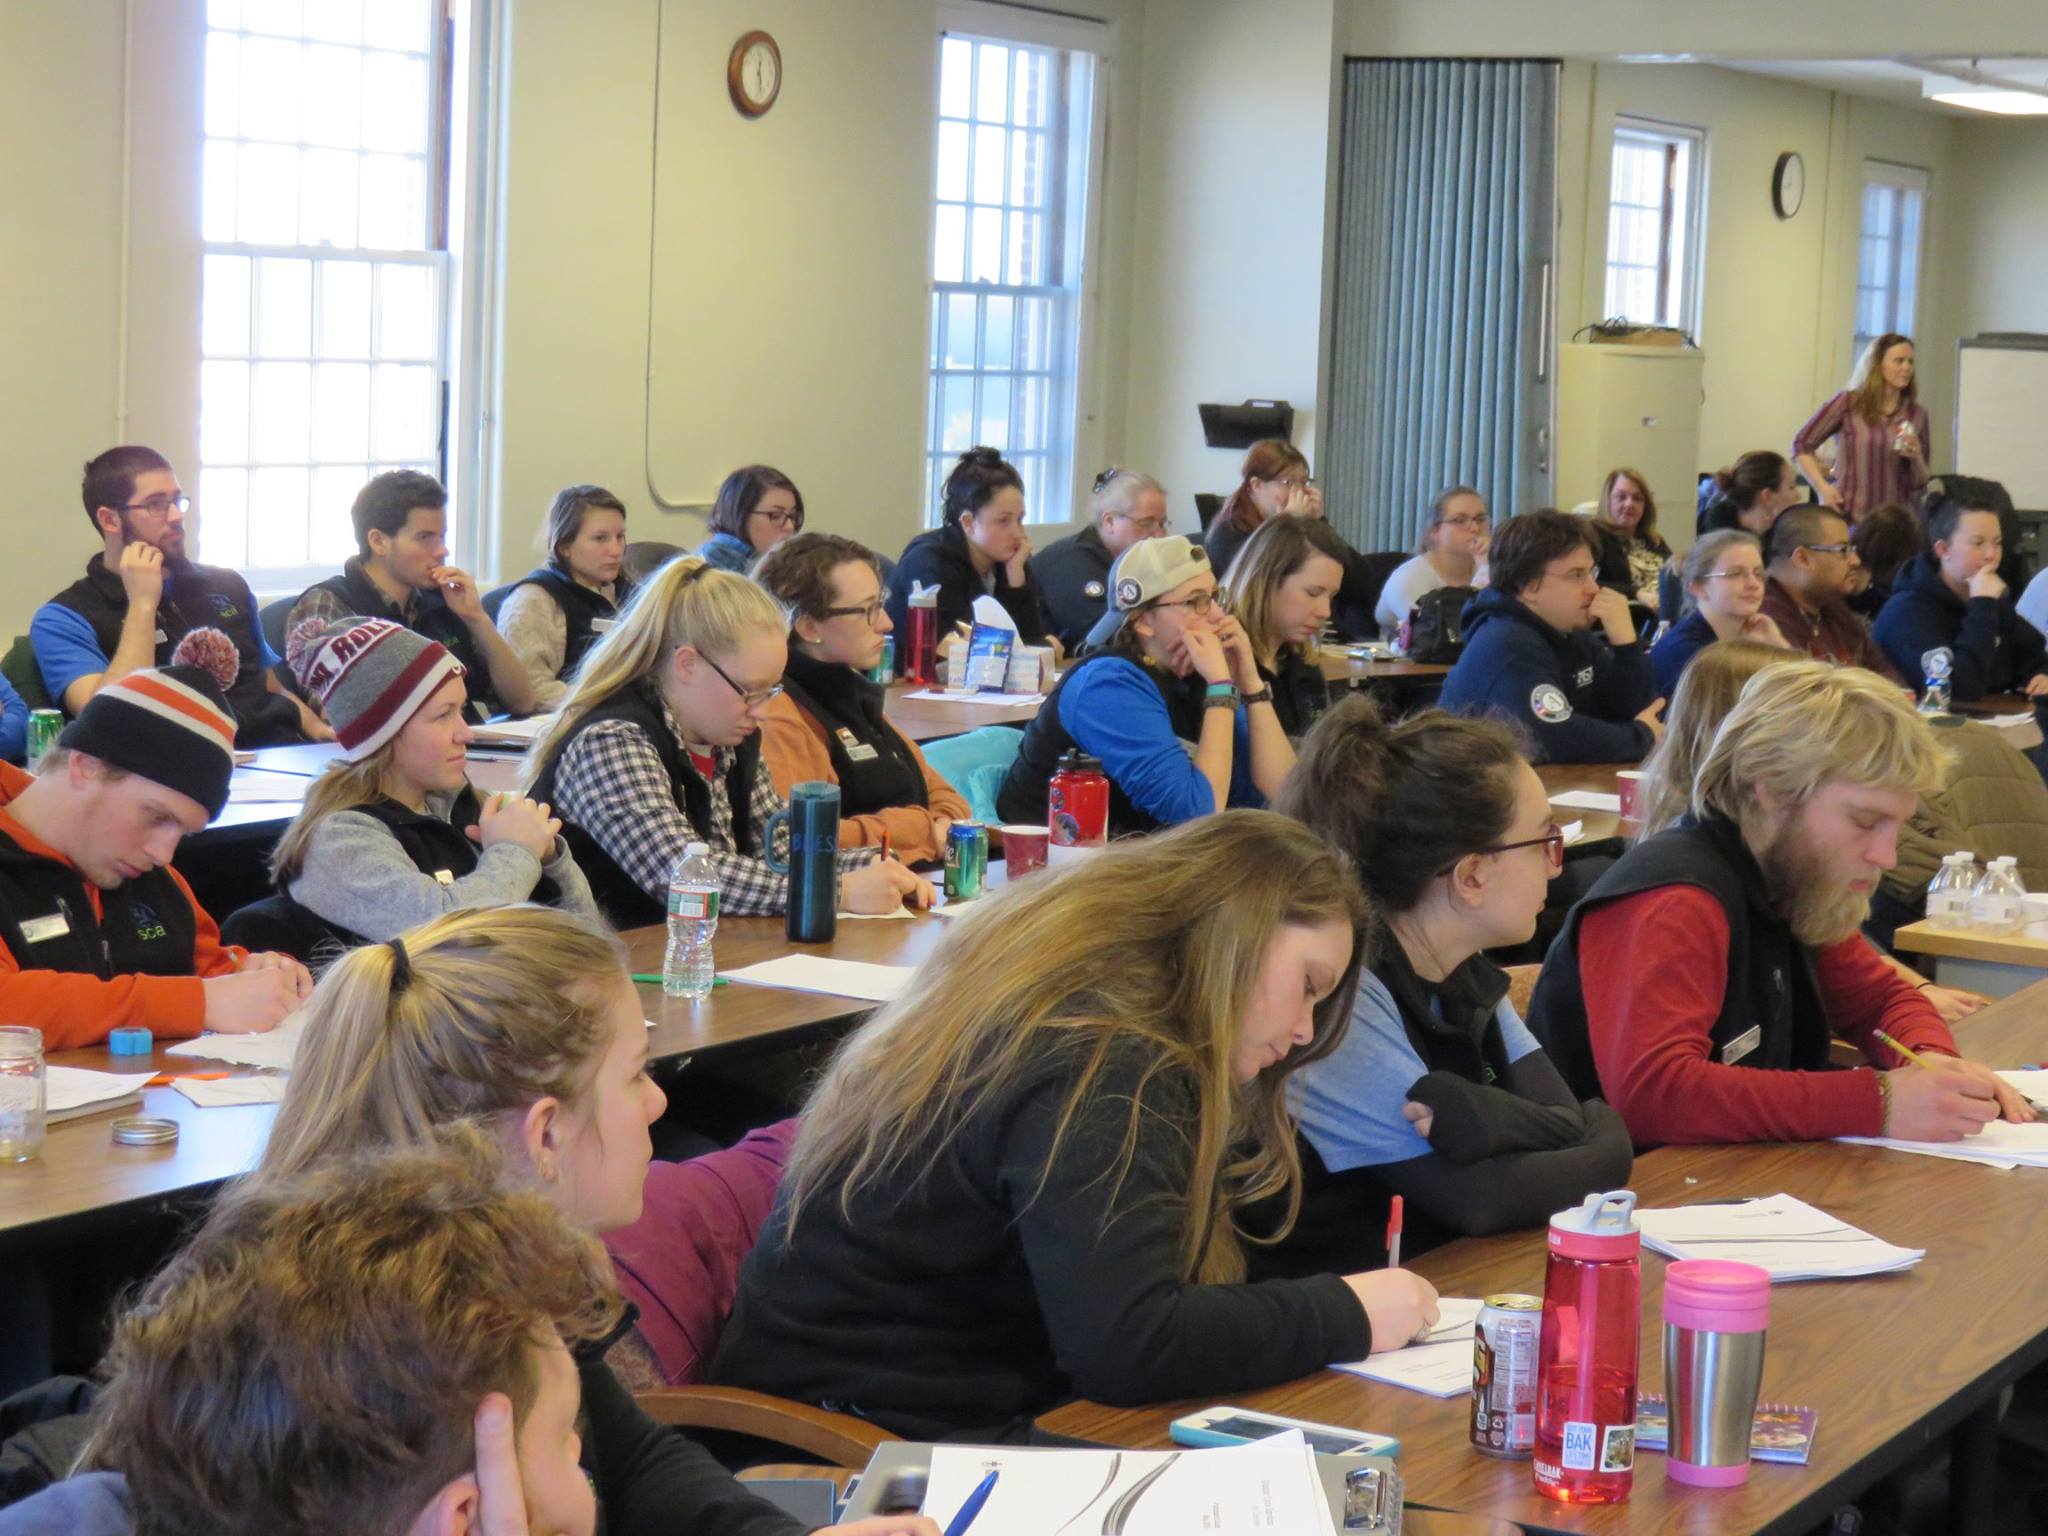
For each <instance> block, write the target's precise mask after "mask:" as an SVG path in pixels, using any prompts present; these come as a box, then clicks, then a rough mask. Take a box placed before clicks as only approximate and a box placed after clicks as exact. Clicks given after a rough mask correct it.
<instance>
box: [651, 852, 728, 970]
mask: <svg viewBox="0 0 2048 1536" xmlns="http://www.w3.org/2000/svg"><path fill="white" fill-rule="evenodd" d="M717 932H718V872H717V871H716V870H714V869H713V868H712V867H711V848H710V845H709V844H707V843H692V844H690V845H689V847H687V848H685V849H684V850H683V856H682V857H681V858H680V859H677V860H676V867H675V869H674V870H673V871H671V872H670V874H669V877H668V953H667V954H666V955H665V956H664V957H663V958H662V962H661V990H662V992H663V993H664V994H665V995H667V996H669V997H692V998H695V997H705V996H708V995H709V994H710V992H711V982H712V979H713V978H714V977H715V976H716V975H717V974H718V967H717V964H716V962H715V961H713V959H712V958H711V938H712V935H713V934H715V933H717Z"/></svg>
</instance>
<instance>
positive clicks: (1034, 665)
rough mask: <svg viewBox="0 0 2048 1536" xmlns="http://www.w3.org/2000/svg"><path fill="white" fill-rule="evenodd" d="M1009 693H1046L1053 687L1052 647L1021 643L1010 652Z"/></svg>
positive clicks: (1007, 685) (1005, 686)
mask: <svg viewBox="0 0 2048 1536" xmlns="http://www.w3.org/2000/svg"><path fill="white" fill-rule="evenodd" d="M1003 686H1004V689H1005V691H1007V692H1009V693H1044V692H1045V691H1046V690H1047V689H1049V688H1051V687H1052V647H1051V646H1049V645H1020V646H1018V647H1017V648H1016V649H1014V650H1013V651H1011V652H1010V674H1009V678H1008V680H1007V681H1006V682H1005V683H1004V685H1003Z"/></svg>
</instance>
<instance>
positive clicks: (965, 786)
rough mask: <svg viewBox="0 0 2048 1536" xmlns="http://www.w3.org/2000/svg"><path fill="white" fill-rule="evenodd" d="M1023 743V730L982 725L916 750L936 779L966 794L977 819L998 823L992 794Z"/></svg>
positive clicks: (923, 745) (999, 820)
mask: <svg viewBox="0 0 2048 1536" xmlns="http://www.w3.org/2000/svg"><path fill="white" fill-rule="evenodd" d="M1023 745H1024V733H1023V732H1022V731H1020V730H1018V729H1017V728H1016V727H1015V726H1014V725H984V726H983V727H982V728H981V729H980V730H978V731H969V732H967V733H966V734H965V735H963V736H948V737H946V738H944V739H943V740H940V741H927V742H923V743H921V744H920V746H919V750H920V751H922V752H923V753H924V760H925V761H926V762H928V763H930V764H931V765H932V767H933V769H934V770H935V771H936V772H937V773H938V775H939V777H940V778H942V779H944V780H945V781H946V782H947V783H948V784H950V785H952V786H953V787H954V788H955V789H957V790H959V791H960V793H961V794H962V795H965V796H966V797H967V804H968V805H969V806H970V807H971V808H972V809H973V811H974V816H975V819H976V820H977V821H980V822H982V823H984V824H985V825H988V826H999V825H1001V821H1002V818H1001V817H1000V816H998V815H997V813H996V795H997V793H998V792H1000V791H1001V789H1002V787H1003V780H1004V778H1005V777H1006V776H1007V775H1008V774H1009V772H1010V764H1011V763H1013V762H1015V761H1016V760H1017V751H1018V749H1019V748H1020V747H1022V746H1023Z"/></svg>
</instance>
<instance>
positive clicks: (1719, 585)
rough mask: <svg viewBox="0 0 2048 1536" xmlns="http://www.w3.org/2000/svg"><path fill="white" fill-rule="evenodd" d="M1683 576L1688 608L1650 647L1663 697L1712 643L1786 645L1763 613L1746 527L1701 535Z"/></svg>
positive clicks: (1756, 556) (1758, 557) (1758, 564)
mask: <svg viewBox="0 0 2048 1536" xmlns="http://www.w3.org/2000/svg"><path fill="white" fill-rule="evenodd" d="M1684 576H1685V590H1686V595H1687V597H1688V599H1689V600H1690V603H1691V607H1690V609H1689V610H1688V611H1687V613H1686V615H1685V617H1684V618H1682V619H1680V620H1679V621H1678V622H1677V623H1676V624H1674V625H1672V626H1671V628H1670V629H1668V630H1666V631H1665V633H1664V638H1663V639H1661V640H1659V641H1658V642H1657V643H1656V645H1654V646H1653V647H1651V649H1650V675H1651V677H1652V679H1653V681H1654V682H1655V684H1656V688H1657V692H1658V693H1659V694H1660V695H1661V696H1663V697H1664V698H1667V699H1668V698H1670V697H1671V695H1672V692H1673V690H1674V689H1676V688H1677V687H1678V679H1679V675H1680V674H1681V673H1683V672H1684V671H1685V668H1686V664H1687V663H1688V662H1690V661H1691V660H1692V659H1693V657H1694V656H1696V655H1698V654H1699V653H1700V651H1701V650H1703V649H1704V648H1705V647H1707V646H1710V645H1712V644H1713V643H1714V642H1715V641H1716V640H1754V641H1756V642H1757V643H1758V644H1759V645H1775V646H1780V647H1782V646H1784V644H1785V637H1784V636H1783V635H1781V634H1779V633H1778V626H1777V625H1776V624H1774V623H1772V622H1771V621H1770V620H1769V619H1768V618H1766V617H1764V614H1763V604H1764V580H1765V578H1764V555H1763V549H1762V547H1761V546H1760V545H1759V544H1758V543H1757V538H1756V535H1755V534H1753V533H1751V532H1749V530H1747V529H1746V528H1725V529H1722V530H1721V531H1720V532H1718V533H1704V534H1701V535H1700V537H1699V539H1698V540H1697V541H1696V542H1695V543H1694V544H1693V546H1692V548H1691V549H1688V550H1687V551H1686V552H1685V567H1684Z"/></svg>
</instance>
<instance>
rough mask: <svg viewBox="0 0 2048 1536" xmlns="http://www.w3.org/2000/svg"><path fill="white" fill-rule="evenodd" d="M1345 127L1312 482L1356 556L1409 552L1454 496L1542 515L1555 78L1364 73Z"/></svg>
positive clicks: (1530, 65) (1497, 509)
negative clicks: (1327, 358) (1447, 494)
mask: <svg viewBox="0 0 2048 1536" xmlns="http://www.w3.org/2000/svg"><path fill="white" fill-rule="evenodd" d="M1343 114H1344V116H1343V130H1342V146H1341V158H1340V163H1339V173H1338V174H1339V185H1338V207H1337V240H1336V283H1335V292H1334V304H1333V320H1332V331H1331V348H1330V355H1331V372H1330V389H1329V408H1328V411H1327V413H1326V416H1325V419H1324V426H1323V429H1322V431H1321V433H1320V434H1319V435H1320V436H1321V438H1322V442H1323V449H1322V453H1321V455H1320V457H1321V459H1322V463H1321V465H1320V466H1319V468H1320V470H1321V473H1322V478H1323V483H1324V487H1325V500H1326V503H1327V505H1328V507H1329V509H1330V516H1331V519H1332V521H1333V522H1334V523H1335V524H1336V526H1337V527H1338V529H1339V531H1340V532H1342V533H1343V534H1344V536H1345V537H1346V538H1347V539H1349V540H1350V541H1351V543H1352V545H1353V546H1354V547H1355V548H1357V549H1360V550H1368V551H1369V550H1379V549H1410V548H1413V547H1414V544H1415V539H1416V535H1417V533H1418V531H1419V529H1420V528H1421V526H1422V524H1423V522H1424V520H1425V519H1426V518H1427V516H1428V510H1429V504H1430V501H1431V499H1432V498H1433V497H1434V496H1435V494H1436V493H1437V492H1438V491H1439V490H1440V489H1442V488H1443V487H1444V486H1446V485H1450V484H1455V483H1460V482H1462V483H1465V484H1468V485H1471V486H1473V487H1475V488H1476V489H1477V490H1478V491H1479V492H1480V494H1481V495H1483V496H1485V497H1486V499H1487V502H1488V504H1489V505H1490V506H1491V507H1492V508H1493V512H1494V517H1495V519H1496V521H1498V520H1499V519H1501V518H1504V517H1506V516H1509V515H1510V514H1511V513H1513V512H1515V511H1517V510H1526V509H1528V508H1532V507H1535V506H1538V505H1542V504H1545V503H1547V502H1548V500H1549V496H1550V465H1549V444H1548V433H1549V421H1550V377H1549V371H1550V370H1549V357H1550V337H1549V335H1548V331H1549V328H1550V325H1549V313H1548V305H1547V291H1548V285H1549V282H1550V277H1551V273H1550V261H1551V251H1552V245H1553V236H1554V230H1555V224H1556V167H1555V154H1554V149H1553V135H1554V131H1555V123H1556V114H1557V66H1556V65H1555V64H1552V63H1544V62H1530V61H1519V60H1510V61H1498V62H1479V61H1465V60H1445V59H1398V60H1381V59H1353V60H1350V61H1349V62H1347V63H1346V65H1345V69H1344V103H1343Z"/></svg>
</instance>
